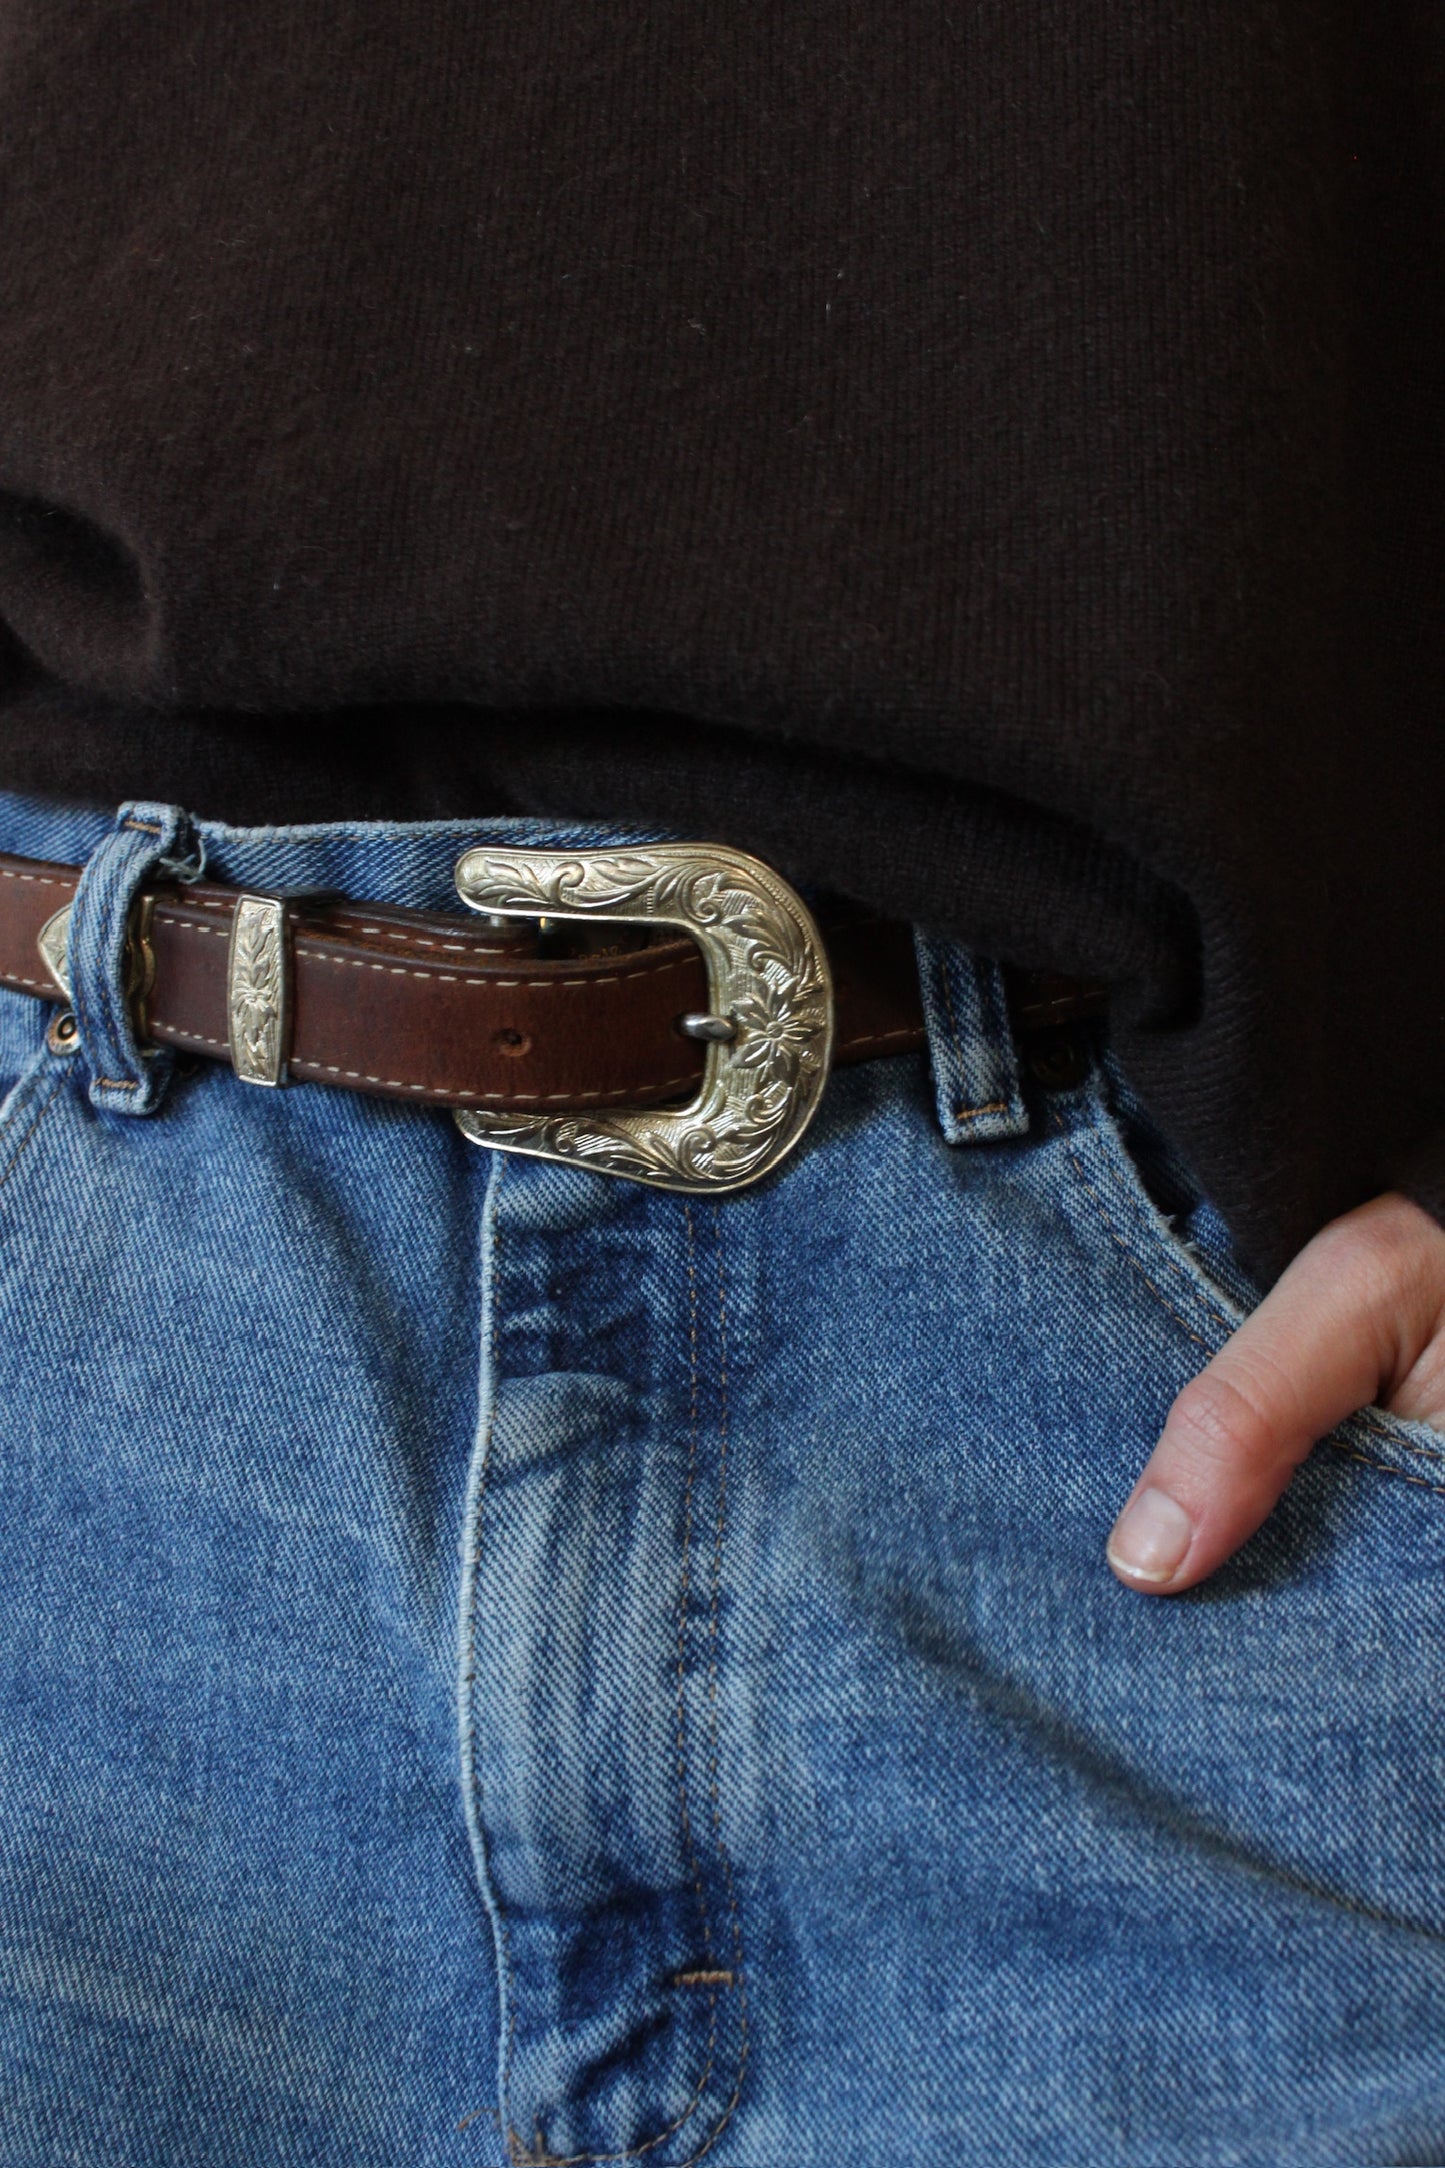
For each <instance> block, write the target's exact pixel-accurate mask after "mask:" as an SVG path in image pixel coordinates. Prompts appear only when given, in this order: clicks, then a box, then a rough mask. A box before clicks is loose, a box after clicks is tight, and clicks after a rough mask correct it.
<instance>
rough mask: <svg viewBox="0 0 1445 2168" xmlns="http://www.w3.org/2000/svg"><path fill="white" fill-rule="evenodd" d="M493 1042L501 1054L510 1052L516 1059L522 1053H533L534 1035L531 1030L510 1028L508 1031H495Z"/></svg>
mask: <svg viewBox="0 0 1445 2168" xmlns="http://www.w3.org/2000/svg"><path fill="white" fill-rule="evenodd" d="M492 1044H493V1046H494V1047H495V1048H496V1050H497V1052H498V1053H499V1054H508V1055H510V1056H511V1057H512V1058H513V1059H514V1060H515V1059H516V1058H517V1057H518V1056H519V1055H521V1054H530V1053H531V1051H532V1036H531V1033H530V1032H526V1031H513V1030H511V1029H510V1028H509V1029H508V1030H506V1031H494V1032H493V1033H492Z"/></svg>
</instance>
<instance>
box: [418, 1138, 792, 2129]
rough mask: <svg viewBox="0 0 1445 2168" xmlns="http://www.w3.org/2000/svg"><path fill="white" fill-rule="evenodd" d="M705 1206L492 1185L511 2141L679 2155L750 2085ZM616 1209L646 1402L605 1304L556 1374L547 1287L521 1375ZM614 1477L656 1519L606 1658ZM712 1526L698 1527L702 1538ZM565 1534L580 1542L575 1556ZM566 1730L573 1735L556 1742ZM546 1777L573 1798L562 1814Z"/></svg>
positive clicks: (496, 1599)
mask: <svg viewBox="0 0 1445 2168" xmlns="http://www.w3.org/2000/svg"><path fill="white" fill-rule="evenodd" d="M629 1193H630V1194H629ZM509 1209H510V1212H511V1219H512V1224H511V1225H510V1226H507V1225H506V1221H507V1214H508V1210H509ZM699 1217H700V1213H699V1210H698V1208H696V1207H695V1205H694V1203H693V1201H692V1200H690V1199H685V1198H673V1197H661V1196H658V1195H657V1194H656V1193H652V1192H648V1191H645V1190H643V1189H641V1188H640V1186H639V1185H634V1184H623V1183H609V1182H607V1181H606V1180H605V1179H604V1178H600V1177H597V1176H591V1175H585V1174H580V1173H578V1172H576V1171H574V1170H568V1169H558V1168H551V1167H547V1166H545V1165H539V1164H538V1163H535V1162H528V1161H525V1160H523V1161H520V1162H519V1161H517V1160H511V1161H510V1162H509V1161H508V1159H507V1157H506V1155H504V1154H500V1153H499V1154H497V1155H496V1156H495V1165H494V1167H493V1170H492V1173H491V1178H490V1181H489V1185H488V1203H487V1209H486V1214H485V1227H484V1236H483V1243H484V1263H483V1288H484V1319H483V1331H482V1342H483V1366H482V1370H483V1374H482V1389H481V1396H480V1400H481V1406H480V1414H479V1428H478V1445H477V1449H476V1453H475V1456H474V1463H473V1471H472V1476H471V1480H470V1484H469V1491H468V1499H467V1507H466V1520H465V1536H464V1588H463V1598H462V1615H461V1621H460V1626H461V1631H460V1637H459V1638H460V1673H459V1698H460V1721H461V1741H462V1764H463V1775H464V1786H465V1792H466V1808H467V1815H468V1822H469V1828H470V1832H471V1839H472V1845H473V1852H474V1858H475V1861H476V1867H477V1872H478V1875H479V1879H480V1881H481V1884H482V1888H483V1892H484V1895H485V1899H486V1903H487V1908H488V1912H489V1915H490V1918H491V1921H492V1926H493V1933H494V1936H495V1939H496V1948H497V1962H498V1970H499V1974H500V1992H501V2002H502V2026H501V2039H500V2042H499V2066H500V2067H499V2071H498V2091H499V2095H500V2100H501V2108H502V2124H503V2132H504V2137H505V2142H506V2145H507V2148H508V2153H509V2157H510V2158H511V2159H512V2160H513V2161H515V2162H517V2163H542V2162H546V2163H548V2164H552V2168H557V2164H561V2163H566V2164H569V2168H573V2164H576V2168H581V2164H583V2163H588V2162H597V2161H605V2160H616V2161H624V2160H636V2159H641V2158H644V2157H645V2158H648V2159H650V2160H654V2161H656V2162H658V2164H659V2168H661V2163H662V2162H664V2161H666V2162H668V2163H669V2164H675V2168H684V2164H685V2163H691V2162H694V2161H698V2160H701V2159H702V2158H703V2156H704V2155H705V2154H707V2153H710V2152H711V2151H712V2150H713V2148H714V2147H715V2146H716V2144H717V2143H718V2141H719V2139H720V2138H721V2136H722V2134H723V2132H724V2130H725V2129H726V2128H727V2126H728V2124H729V2123H730V2122H731V2120H732V2118H733V2115H734V2113H735V2111H736V2108H737V2106H738V2103H739V2101H740V2099H741V2098H742V2094H743V2086H744V2080H745V2076H746V2070H747V2063H748V2054H749V2033H748V2004H747V1983H746V1977H745V1964H744V1954H743V1930H742V1921H741V1908H740V1903H739V1893H738V1889H737V1884H736V1879H735V1875H734V1869H733V1864H732V1859H731V1856H730V1852H729V1847H728V1843H727V1839H726V1836H725V1833H724V1828H723V1818H724V1817H723V1782H722V1762H723V1747H722V1736H721V1733H722V1724H721V1719H720V1707H719V1704H720V1678H721V1673H722V1660H721V1633H722V1627H721V1616H722V1598H723V1564H724V1548H725V1541H726V1532H727V1524H728V1473H727V1455H728V1434H729V1409H728V1353H727V1343H728V1315H727V1297H726V1288H725V1282H724V1269H723V1242H722V1230H721V1223H720V1219H719V1217H718V1213H717V1208H716V1206H714V1207H713V1214H712V1217H713V1241H712V1242H711V1243H706V1242H700V1241H699V1236H698V1220H699ZM549 1223H551V1224H549ZM609 1228H610V1229H612V1230H615V1232H616V1237H617V1239H618V1240H620V1242H621V1243H622V1244H623V1245H624V1246H626V1245H632V1244H637V1245H639V1246H640V1247H641V1248H642V1249H645V1252H646V1254H647V1265H646V1266H645V1267H644V1268H643V1270H644V1274H645V1276H646V1277H647V1278H648V1279H649V1280H650V1282H651V1285H650V1286H649V1288H648V1292H647V1299H646V1303H645V1312H644V1314H645V1315H646V1316H647V1318H648V1320H649V1327H648V1330H647V1331H646V1333H645V1334H644V1335H643V1338H644V1340H645V1341H646V1342H647V1343H649V1345H648V1350H647V1352H648V1353H651V1352H654V1351H655V1352H656V1353H657V1354H658V1355H659V1356H660V1357H661V1359H662V1360H661V1363H660V1365H659V1373H658V1376H657V1378H656V1379H655V1380H654V1381H653V1386H654V1389H655V1390H656V1391H657V1398H656V1399H654V1398H653V1397H652V1395H651V1393H650V1392H649V1391H648V1389H647V1387H646V1386H645V1385H643V1386H642V1399H643V1400H644V1401H645V1402H646V1406H645V1410H644V1411H642V1412H641V1420H640V1421H629V1420H628V1416H627V1412H626V1411H625V1410H624V1409H623V1408H620V1407H619V1405H618V1402H617V1400H616V1397H615V1396H614V1395H613V1394H611V1393H609V1392H607V1391H606V1389H605V1388H604V1395H603V1398H602V1400H601V1401H600V1402H598V1401H597V1400H596V1399H595V1396H593V1397H590V1398H589V1389H590V1388H595V1387H596V1386H597V1385H598V1384H599V1383H600V1382H602V1381H601V1373H602V1371H603V1368H604V1356H603V1353H602V1352H601V1343H602V1342H603V1341H604V1340H605V1337H606V1334H607V1325H606V1322H605V1321H601V1320H600V1321H599V1349H598V1352H597V1353H596V1354H595V1356H593V1355H591V1354H590V1353H586V1351H585V1347H584V1342H585V1335H586V1319H585V1316H584V1317H583V1318H582V1319H579V1320H577V1322H578V1323H580V1324H581V1325H582V1327H583V1333H582V1335H581V1336H580V1337H579V1338H578V1339H577V1341H576V1346H577V1348H578V1352H579V1354H586V1360H587V1362H588V1365H589V1368H590V1369H591V1371H592V1373H593V1374H592V1375H591V1376H590V1377H588V1378H586V1379H584V1377H583V1375H582V1373H581V1372H580V1371H578V1372H574V1374H573V1379H572V1380H571V1381H569V1379H568V1376H567V1366H565V1365H564V1363H563V1362H562V1361H561V1360H560V1359H559V1358H560V1355H561V1350H562V1344H563V1343H564V1342H565V1341H566V1340H567V1339H568V1337H569V1336H570V1330H571V1327H572V1322H573V1321H572V1320H571V1319H570V1318H568V1317H566V1316H565V1315H564V1314H563V1313H562V1311H561V1310H560V1309H554V1310H553V1311H552V1314H551V1318H550V1322H549V1323H548V1325H547V1327H546V1331H545V1338H546V1342H547V1361H548V1364H549V1366H550V1367H549V1369H548V1371H547V1372H546V1373H545V1375H543V1376H541V1377H538V1376H536V1375H534V1376H533V1377H531V1378H529V1377H528V1376H527V1375H526V1372H527V1370H528V1368H529V1367H530V1365H529V1361H528V1357H527V1354H526V1349H527V1345H528V1339H529V1327H528V1323H527V1320H528V1317H529V1316H532V1317H534V1318H535V1316H536V1314H537V1312H538V1309H539V1304H538V1299H537V1298H538V1295H539V1293H540V1291H541V1289H542V1287H543V1286H545V1285H548V1283H550V1282H552V1281H553V1280H554V1279H555V1277H556V1275H557V1271H558V1269H559V1266H560V1269H561V1270H562V1271H563V1272H564V1273H565V1271H566V1267H565V1264H561V1263H560V1257H559V1252H558V1250H557V1248H556V1242H557V1241H560V1242H561V1243H562V1245H563V1246H564V1248H573V1247H576V1246H577V1244H578V1240H579V1238H582V1237H584V1235H586V1234H591V1235H592V1236H593V1238H594V1240H599V1238H600V1245H601V1246H607V1245H608V1244H609ZM509 1245H510V1255H511V1257H512V1259H513V1270H512V1274H511V1282H512V1285H511V1304H510V1309H511V1312H513V1313H514V1315H509V1314H508V1301H507V1296H508V1275H507V1255H508V1253H509V1252H508V1246H509ZM714 1251H715V1255H711V1254H708V1253H709V1252H714ZM714 1278H715V1283H716V1284H715V1288H711V1289H710V1288H709V1287H708V1283H709V1282H710V1281H712V1280H713V1279H714ZM549 1291H550V1289H549ZM669 1297H670V1298H671V1299H670V1300H669V1299H668V1298H669ZM662 1309H665V1310H666V1312H667V1314H665V1315H664V1316H662V1317H657V1312H658V1311H659V1310H662ZM709 1311H711V1317H712V1324H711V1327H709V1324H708V1322H707V1319H708V1315H709ZM653 1318H657V1323H656V1329H655V1331H654V1330H653V1329H652V1327H651V1322H650V1321H651V1320H652V1319H653ZM631 1337H632V1352H633V1354H634V1355H636V1354H637V1353H638V1352H639V1343H638V1340H637V1338H636V1337H635V1336H631ZM710 1343H711V1344H710ZM509 1347H511V1348H512V1349H513V1350H514V1351H515V1353H514V1359H513V1361H512V1363H511V1364H510V1365H509V1363H508V1359H507V1351H508V1348H509ZM643 1367H644V1368H645V1367H646V1364H645V1363H644V1366H643ZM669 1372H670V1374H668V1373H669ZM569 1382H570V1383H571V1384H572V1385H573V1387H574V1394H573V1396H570V1404H569V1392H568V1387H569ZM618 1382H620V1381H618ZM641 1383H642V1381H641V1380H634V1386H633V1390H636V1389H637V1386H638V1385H640V1384H641ZM539 1388H540V1391H539V1390H538V1389H539ZM576 1389H580V1391H579V1390H576ZM529 1396H530V1405H529ZM599 1418H600V1421H599ZM611 1425H615V1426H616V1429H617V1432H618V1435H617V1438H616V1441H615V1445H616V1459H615V1463H614V1466H613V1467H612V1470H611V1472H610V1474H608V1473H605V1472H604V1473H603V1475H602V1477H601V1479H600V1481H599V1479H598V1477H597V1476H596V1475H595V1474H593V1473H590V1472H589V1467H588V1463H589V1461H602V1462H605V1461H607V1460H608V1459H609V1458H610V1457H612V1449H611V1447H610V1444H609V1439H608V1436H607V1432H608V1430H609V1427H610V1426H611ZM709 1435H711V1436H712V1437H713V1438H714V1440H715V1444H714V1448H713V1452H712V1453H711V1454H710V1455H709V1454H706V1453H705V1442H706V1440H707V1438H708V1436H709ZM539 1447H540V1453H539V1451H538V1448H539ZM558 1463H560V1464H561V1465H562V1466H563V1467H564V1469H565V1470H566V1473H565V1475H564V1482H563V1487H564V1490H565V1487H566V1485H567V1484H572V1485H575V1487H576V1490H577V1494H578V1497H579V1501H580V1511H579V1513H578V1514H575V1515H574V1514H571V1513H569V1511H568V1508H567V1502H566V1499H565V1496H559V1493H558V1491H557V1489H556V1487H555V1486H554V1485H553V1484H552V1483H551V1481H550V1476H549V1468H550V1467H551V1466H553V1465H555V1464H558ZM709 1463H710V1465H709ZM499 1464H500V1465H499ZM609 1491H614V1492H615V1493H616V1498H621V1499H622V1500H623V1501H624V1504H623V1515H624V1519H625V1521H626V1522H627V1523H630V1524H633V1525H636V1526H640V1527H642V1528H643V1529H644V1531H645V1535H644V1542H643V1545H642V1565H643V1570H642V1572H641V1573H640V1575H637V1576H636V1588H635V1592H634V1594H633V1595H632V1596H631V1597H630V1598H624V1599H623V1600H622V1601H621V1603H620V1605H616V1606H615V1608H616V1609H617V1616H618V1619H619V1622H620V1623H621V1624H623V1625H624V1626H625V1629H626V1640H627V1643H628V1645H629V1648H630V1649H631V1650H632V1651H633V1653H627V1654H624V1656H623V1659H622V1660H621V1661H620V1662H618V1663H616V1664H611V1663H609V1661H608V1657H607V1654H606V1650H605V1642H606V1638H607V1637H606V1621H605V1614H606V1613H607V1612H608V1610H609V1607H610V1606H612V1605H613V1602H614V1599H613V1597H612V1595H611V1591H612V1590H613V1588H614V1586H615V1584H618V1583H621V1582H624V1581H625V1580H626V1579H627V1577H628V1574H629V1562H628V1560H627V1559H626V1556H625V1541H624V1540H623V1539H622V1538H620V1537H618V1536H616V1534H614V1539H613V1541H612V1542H611V1543H610V1544H609V1543H608V1540H607V1538H606V1537H605V1536H604V1535H603V1534H601V1533H600V1531H601V1530H603V1529H604V1528H605V1526H606V1524H607V1523H608V1521H609V1518H612V1519H613V1520H614V1523H615V1516H611V1515H610V1514H609V1504H608V1493H609ZM589 1495H590V1496H591V1499H592V1501H593V1503H592V1506H591V1508H590V1510H589V1508H588V1506H587V1502H586V1501H587V1498H588V1496H589ZM613 1502H614V1503H615V1499H614V1501H613ZM706 1526H710V1528H711V1539H710V1541H709V1540H708V1539H707V1537H706V1536H703V1537H702V1538H701V1540H700V1538H699V1532H700V1531H701V1530H702V1529H703V1528H704V1527H706ZM539 1538H540V1544H541V1548H542V1550H543V1551H544V1552H545V1551H546V1549H547V1547H548V1546H549V1544H550V1545H551V1546H552V1557H551V1571H549V1572H547V1573H543V1574H539V1573H538V1571H537V1570H536V1566H537V1557H538V1546H539ZM559 1544H560V1545H561V1547H562V1554H563V1555H562V1556H560V1557H558V1556H557V1552H556V1546H558V1545H559ZM570 1553H577V1554H579V1555H580V1558H581V1560H582V1564H581V1565H580V1567H578V1568H577V1570H576V1571H575V1572H569V1570H568V1569H569V1563H571V1561H570V1560H569V1556H568V1555H567V1554H570ZM589 1555H590V1556H591V1557H593V1558H594V1559H595V1561H596V1565H595V1567H594V1569H593V1570H591V1571H589V1570H588V1567H587V1564H586V1561H587V1559H588V1557H589ZM569 1585H570V1587H571V1591H572V1596H573V1605H574V1609H573V1612H572V1615H571V1617H570V1620H569V1619H568V1618H567V1616H566V1611H567V1602H566V1599H567V1590H568V1587H569ZM669 1588H670V1589H671V1591H672V1593H671V1595H670V1596H669V1597H667V1601H666V1602H665V1603H664V1602H662V1601H660V1600H659V1599H660V1598H662V1597H663V1596H664V1595H665V1594H666V1591H667V1590H668V1589H669ZM644 1605H645V1612H644V1610H643V1608H642V1607H643V1606H644ZM557 1619H560V1620H561V1626H560V1629H559V1630H556V1631H555V1633H554V1629H555V1628H556V1620H557ZM589 1635H590V1636H591V1637H592V1640H591V1642H590V1643H589ZM549 1638H553V1642H554V1646H557V1645H558V1644H559V1643H560V1644H561V1646H558V1653H557V1656H556V1660H555V1664H554V1667H553V1675H552V1676H550V1677H547V1678H542V1677H540V1676H539V1677H538V1678H536V1679H535V1680H534V1681H533V1685H532V1689H531V1692H530V1693H528V1692H527V1690H526V1687H525V1683H522V1684H519V1681H521V1682H525V1679H526V1674H527V1672H528V1671H529V1670H534V1669H537V1668H538V1667H542V1668H545V1666H544V1664H543V1659H542V1657H541V1655H540V1651H541V1650H542V1649H544V1648H545V1647H546V1646H547V1644H548V1641H549ZM573 1642H575V1643H577V1644H578V1645H579V1646H580V1649H581V1655H580V1657H579V1658H574V1657H573V1656H572V1655H571V1654H570V1653H569V1647H568V1645H570V1644H571V1643H573ZM488 1643H489V1644H490V1646H489V1647H488V1646H487V1644H488ZM592 1644H595V1646H594V1645H592ZM509 1648H510V1649H511V1650H512V1651H513V1652H514V1655H513V1660H512V1661H511V1662H509V1661H508V1656H507V1651H508V1649H509ZM609 1694H611V1695H613V1696H614V1697H615V1699H616V1703H617V1706H616V1711H615V1717H614V1720H613V1721H612V1722H610V1723H609V1721H608V1719H607V1715H606V1708H607V1698H608V1695H609ZM584 1709H585V1710H586V1711H587V1712H588V1714H587V1717H586V1719H585V1724H584V1720H583V1711H584ZM499 1712H500V1714H499ZM636 1712H646V1713H645V1714H644V1715H641V1716H639V1715H638V1714H637V1713H636ZM630 1722H632V1723H634V1724H635V1725H636V1728H637V1729H638V1731H639V1733H640V1734H642V1735H643V1736H644V1737H645V1738H646V1741H647V1745H646V1750H645V1752H637V1753H634V1754H632V1755H631V1756H629V1757H624V1760H625V1767H624V1769H623V1770H622V1773H621V1774H620V1775H618V1776H617V1777H616V1779H615V1780H614V1781H612V1782H610V1783H609V1781H608V1777H607V1763H608V1760H609V1745H610V1739H611V1737H612V1735H614V1734H616V1733H619V1732H622V1731H625V1730H626V1729H627V1728H628V1726H629V1723H630ZM569 1729H571V1730H574V1731H575V1732H576V1733H577V1734H578V1736H577V1737H576V1738H574V1739H572V1740H571V1742H570V1749H571V1750H570V1751H569V1741H568V1738H567V1734H568V1732H569ZM594 1764H595V1765H596V1767H594ZM599 1768H600V1770H601V1771H602V1774H601V1777H600V1778H599V1777H598V1775H597V1769H599ZM544 1793H545V1795H546V1800H547V1802H548V1803H551V1802H553V1801H559V1802H561V1803H562V1804H561V1806H560V1810H559V1811H557V1812H555V1813H553V1814H551V1815H550V1816H549V1812H548V1806H547V1805H544V1804H543V1803H542V1795H543V1794H544ZM569 1795H570V1796H569ZM579 1885H580V1889H579ZM584 1892H585V1897H584V1898H583V1901H579V1897H581V1896H582V1895H583V1893H584ZM639 2042H645V2043H646V2045H645V2047H642V2046H638V2045H637V2043H639ZM628 2065H630V2067H628Z"/></svg>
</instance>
